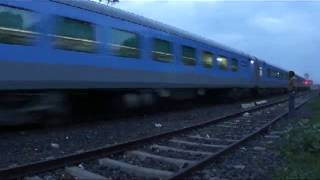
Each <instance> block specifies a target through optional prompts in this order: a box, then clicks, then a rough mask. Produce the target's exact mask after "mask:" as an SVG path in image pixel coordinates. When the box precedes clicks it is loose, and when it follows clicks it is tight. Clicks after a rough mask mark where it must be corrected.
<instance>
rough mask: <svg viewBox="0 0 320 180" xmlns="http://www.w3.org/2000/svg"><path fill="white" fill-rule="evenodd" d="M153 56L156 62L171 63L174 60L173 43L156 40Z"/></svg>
mask: <svg viewBox="0 0 320 180" xmlns="http://www.w3.org/2000/svg"><path fill="white" fill-rule="evenodd" d="M152 56H153V59H155V60H159V61H165V62H169V61H171V60H172V58H173V55H172V47H171V43H170V42H169V41H166V40H162V39H154V44H153V51H152Z"/></svg>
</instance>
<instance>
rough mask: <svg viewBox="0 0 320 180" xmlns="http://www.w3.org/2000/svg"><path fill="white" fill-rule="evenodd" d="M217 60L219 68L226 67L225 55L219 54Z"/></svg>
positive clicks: (225, 68)
mask: <svg viewBox="0 0 320 180" xmlns="http://www.w3.org/2000/svg"><path fill="white" fill-rule="evenodd" d="M217 61H218V65H219V67H220V69H224V70H227V69H228V59H227V58H226V57H223V56H220V57H218V58H217Z"/></svg>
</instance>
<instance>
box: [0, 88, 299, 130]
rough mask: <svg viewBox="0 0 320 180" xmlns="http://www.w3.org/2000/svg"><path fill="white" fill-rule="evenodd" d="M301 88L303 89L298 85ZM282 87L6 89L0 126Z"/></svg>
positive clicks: (55, 121) (231, 97)
mask: <svg viewBox="0 0 320 180" xmlns="http://www.w3.org/2000/svg"><path fill="white" fill-rule="evenodd" d="M300 90H303V89H300ZM286 92H287V91H286V89H257V88H254V89H240V88H224V89H205V88H199V89H117V90H112V89H111V90H64V91H61V90H47V91H8V92H2V93H1V94H0V126H11V125H20V124H26V123H41V124H49V125H51V124H61V123H65V122H66V121H74V118H72V117H70V116H71V115H72V116H73V115H74V114H87V115H89V114H95V113H101V112H104V113H112V112H115V111H117V110H119V109H122V110H124V111H125V110H127V109H138V108H140V109H141V108H145V107H149V106H153V105H156V104H158V105H159V104H161V103H162V104H161V105H165V104H166V103H168V102H170V101H176V102H178V101H184V100H191V101H193V100H207V101H209V100H213V101H214V100H215V98H217V97H219V98H220V99H221V98H222V99H225V100H226V101H235V100H238V99H241V98H248V97H263V96H269V95H274V94H284V93H286Z"/></svg>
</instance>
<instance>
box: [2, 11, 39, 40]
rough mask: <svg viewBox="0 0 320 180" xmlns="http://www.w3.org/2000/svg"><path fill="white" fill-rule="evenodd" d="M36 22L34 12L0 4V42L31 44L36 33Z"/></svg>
mask: <svg viewBox="0 0 320 180" xmlns="http://www.w3.org/2000/svg"><path fill="white" fill-rule="evenodd" d="M38 22H39V17H38V15H37V14H36V13H34V12H31V11H26V10H21V9H16V8H11V7H5V6H0V42H1V43H7V44H23V45H31V44H32V42H33V41H34V39H35V37H36V35H37V34H38V33H37V32H36V28H35V27H36V25H37V23H38Z"/></svg>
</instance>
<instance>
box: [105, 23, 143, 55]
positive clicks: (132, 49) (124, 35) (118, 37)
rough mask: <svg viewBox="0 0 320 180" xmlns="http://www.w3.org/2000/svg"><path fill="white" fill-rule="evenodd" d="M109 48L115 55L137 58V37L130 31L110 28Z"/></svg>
mask: <svg viewBox="0 0 320 180" xmlns="http://www.w3.org/2000/svg"><path fill="white" fill-rule="evenodd" d="M111 34H112V39H111V50H112V54H113V55H116V56H123V57H130V58H139V56H140V51H139V38H138V35H137V34H135V33H132V32H128V31H123V30H119V29H112V33H111Z"/></svg>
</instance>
